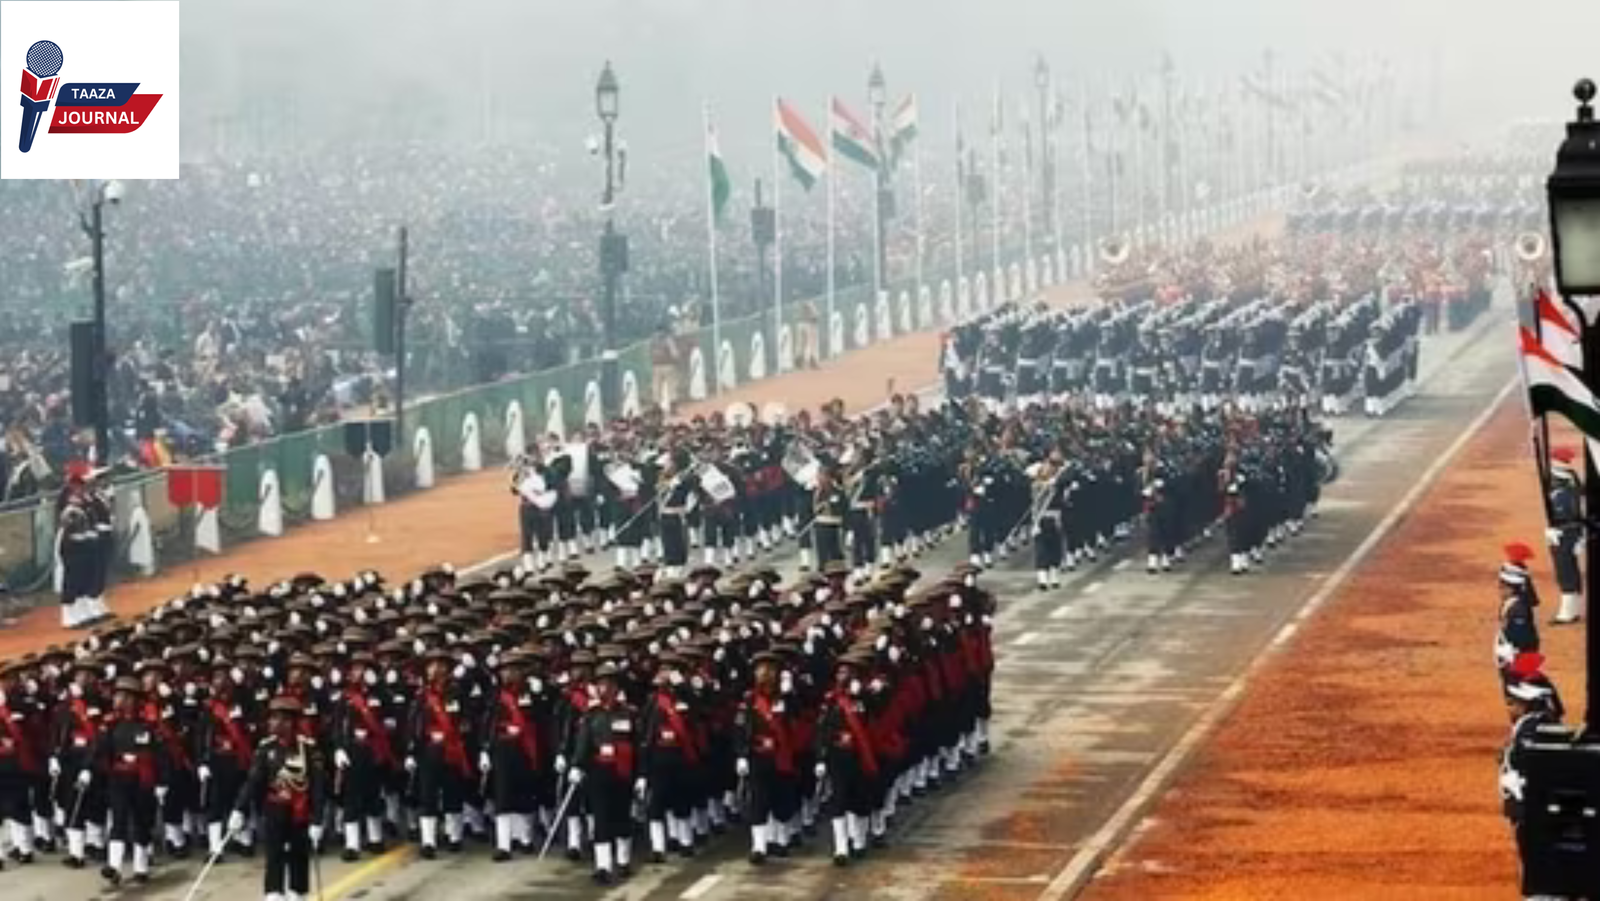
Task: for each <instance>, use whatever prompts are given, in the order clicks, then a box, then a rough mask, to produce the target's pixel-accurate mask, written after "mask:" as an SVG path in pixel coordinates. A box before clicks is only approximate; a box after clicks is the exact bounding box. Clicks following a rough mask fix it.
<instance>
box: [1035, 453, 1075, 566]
mask: <svg viewBox="0 0 1600 901" xmlns="http://www.w3.org/2000/svg"><path fill="white" fill-rule="evenodd" d="M1030 469H1032V472H1030V473H1029V475H1031V476H1032V477H1033V485H1034V489H1033V491H1034V498H1033V511H1032V515H1033V567H1034V575H1035V577H1036V579H1037V582H1036V585H1037V588H1038V590H1040V591H1045V590H1047V589H1056V588H1060V587H1061V565H1062V563H1063V562H1064V561H1065V559H1066V542H1065V534H1064V532H1063V530H1062V522H1061V520H1062V516H1063V515H1064V514H1065V512H1066V491H1065V488H1066V487H1067V486H1064V485H1062V484H1061V476H1062V472H1063V469H1062V458H1061V451H1060V449H1059V448H1055V449H1052V450H1051V451H1050V456H1049V457H1046V458H1045V459H1044V460H1043V461H1041V462H1039V463H1036V464H1034V465H1033V466H1032V467H1030Z"/></svg>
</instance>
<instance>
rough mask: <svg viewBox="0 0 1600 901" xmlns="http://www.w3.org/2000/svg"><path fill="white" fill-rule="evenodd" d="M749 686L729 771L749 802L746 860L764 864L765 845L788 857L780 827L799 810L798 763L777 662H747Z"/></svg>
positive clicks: (767, 656)
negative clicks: (750, 667) (751, 682)
mask: <svg viewBox="0 0 1600 901" xmlns="http://www.w3.org/2000/svg"><path fill="white" fill-rule="evenodd" d="M751 661H752V663H753V664H754V666H755V675H754V679H755V684H754V685H753V686H752V687H751V688H750V690H749V692H747V693H746V695H745V698H744V701H743V703H742V704H741V705H740V707H739V714H738V717H737V720H736V723H735V725H734V744H735V747H736V753H737V755H738V758H737V760H736V761H735V763H734V770H735V772H736V773H737V774H738V776H739V778H740V779H744V780H747V783H746V784H747V786H748V788H749V800H748V802H747V804H746V809H745V812H744V814H745V821H746V822H748V823H749V824H750V862H751V863H753V864H758V865H759V864H762V863H765V862H766V859H767V851H768V846H769V842H770V843H771V848H772V851H773V853H776V854H778V855H780V856H782V855H786V854H787V853H788V842H787V840H786V838H787V836H786V832H787V829H786V827H785V826H784V824H786V823H787V822H788V821H789V819H790V818H791V817H793V816H794V814H795V812H796V811H797V810H798V809H799V804H800V799H799V796H798V780H797V777H798V775H799V772H798V761H797V759H796V750H797V749H796V748H795V746H794V742H793V741H792V739H791V735H790V732H791V727H790V718H791V716H792V714H791V712H790V711H789V710H788V708H787V707H786V706H785V702H784V699H783V698H782V697H781V696H780V695H779V692H778V670H779V667H780V666H781V665H782V661H781V660H780V659H779V657H778V655H777V654H775V653H773V652H771V651H762V652H761V653H759V654H756V655H755V656H754V657H753V658H751Z"/></svg>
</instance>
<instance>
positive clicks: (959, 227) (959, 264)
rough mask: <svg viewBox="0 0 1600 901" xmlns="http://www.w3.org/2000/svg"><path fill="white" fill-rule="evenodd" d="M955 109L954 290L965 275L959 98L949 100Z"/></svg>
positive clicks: (964, 193) (963, 169) (964, 188)
mask: <svg viewBox="0 0 1600 901" xmlns="http://www.w3.org/2000/svg"><path fill="white" fill-rule="evenodd" d="M950 105H951V107H953V108H954V111H955V122H956V290H958V291H959V290H960V288H961V279H963V278H965V277H966V268H965V260H963V259H962V255H961V243H962V240H961V239H962V231H963V229H965V228H966V221H965V220H966V217H965V216H964V215H962V207H965V206H966V205H967V180H966V178H965V172H966V165H967V164H966V161H965V160H963V159H962V155H963V154H964V153H965V152H966V148H965V147H963V146H962V138H961V99H960V98H956V99H954V100H952V101H951V103H950Z"/></svg>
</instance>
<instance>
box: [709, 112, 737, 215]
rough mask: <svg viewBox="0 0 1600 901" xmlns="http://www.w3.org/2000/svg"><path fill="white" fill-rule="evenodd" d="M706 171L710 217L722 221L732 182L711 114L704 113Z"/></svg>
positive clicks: (730, 193) (731, 191)
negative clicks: (708, 183)
mask: <svg viewBox="0 0 1600 901" xmlns="http://www.w3.org/2000/svg"><path fill="white" fill-rule="evenodd" d="M706 162H707V167H706V172H707V175H708V176H709V177H710V179H711V181H710V190H711V218H712V221H715V222H721V221H722V211H723V210H725V209H727V207H728V197H729V196H731V195H732V194H733V183H732V182H731V181H729V179H728V164H727V163H725V162H723V160H722V146H721V145H720V144H718V143H717V130H716V129H715V128H713V127H712V125H711V114H710V113H709V112H708V113H707V114H706Z"/></svg>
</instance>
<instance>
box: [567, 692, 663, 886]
mask: <svg viewBox="0 0 1600 901" xmlns="http://www.w3.org/2000/svg"><path fill="white" fill-rule="evenodd" d="M621 675H622V672H621V670H620V669H618V667H617V665H616V664H615V663H612V662H610V661H607V662H605V663H602V664H600V666H599V667H597V668H596V670H595V683H594V684H595V698H594V702H593V703H592V704H591V705H590V706H589V709H588V710H587V711H585V713H584V714H583V719H582V720H581V721H580V723H579V726H578V730H577V736H576V739H575V741H574V751H573V759H572V765H571V767H570V768H569V769H568V770H567V780H568V781H569V782H570V783H571V784H572V785H573V786H580V785H583V784H585V782H587V784H588V789H587V792H586V794H587V798H588V802H589V805H588V806H589V814H590V816H592V817H594V835H593V841H594V881H595V882H596V883H598V884H600V885H609V884H611V883H612V882H613V881H614V880H615V879H616V878H617V877H618V876H622V877H626V876H627V875H628V873H629V870H630V867H631V866H632V860H633V821H632V813H631V807H632V799H633V798H634V797H638V798H640V799H641V800H642V799H643V797H644V794H645V789H646V787H647V786H646V783H645V781H644V779H643V778H642V777H640V776H639V775H638V772H637V767H638V754H639V748H638V741H639V739H638V731H637V729H636V728H635V727H636V725H637V720H638V715H637V713H636V712H635V711H634V709H633V708H632V707H631V706H629V705H628V703H627V702H626V701H625V700H624V699H623V698H622V697H621V696H620V694H619V693H618V682H619V679H620V677H621Z"/></svg>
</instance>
